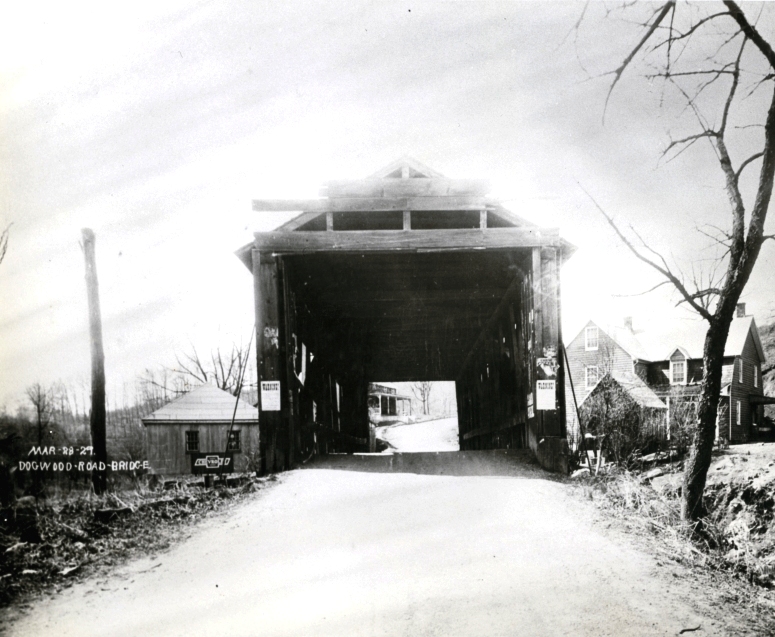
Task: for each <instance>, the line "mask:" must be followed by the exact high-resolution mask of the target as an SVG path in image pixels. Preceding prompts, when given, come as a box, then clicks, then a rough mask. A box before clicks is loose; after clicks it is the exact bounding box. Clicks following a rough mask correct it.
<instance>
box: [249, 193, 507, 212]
mask: <svg viewBox="0 0 775 637" xmlns="http://www.w3.org/2000/svg"><path fill="white" fill-rule="evenodd" d="M495 205H496V204H495V202H491V201H486V200H485V198H484V197H482V196H478V195H454V196H430V197H423V196H420V197H335V198H331V199H254V200H253V210H255V211H257V212H261V211H271V212H293V211H298V212H389V211H397V212H404V211H406V210H449V211H453V210H485V209H487V208H488V207H490V208H494V206H495Z"/></svg>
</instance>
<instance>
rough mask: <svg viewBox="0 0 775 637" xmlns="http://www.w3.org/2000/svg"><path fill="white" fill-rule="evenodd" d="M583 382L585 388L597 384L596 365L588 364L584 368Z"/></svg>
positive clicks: (590, 387)
mask: <svg viewBox="0 0 775 637" xmlns="http://www.w3.org/2000/svg"><path fill="white" fill-rule="evenodd" d="M584 375H585V379H584V384H585V385H586V388H587V389H592V388H593V387H594V386H595V385H597V375H598V374H597V365H588V366H587V367H585V368H584Z"/></svg>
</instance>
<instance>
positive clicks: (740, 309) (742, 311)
mask: <svg viewBox="0 0 775 637" xmlns="http://www.w3.org/2000/svg"><path fill="white" fill-rule="evenodd" d="M744 316H745V303H738V304H737V318H743V317H744Z"/></svg>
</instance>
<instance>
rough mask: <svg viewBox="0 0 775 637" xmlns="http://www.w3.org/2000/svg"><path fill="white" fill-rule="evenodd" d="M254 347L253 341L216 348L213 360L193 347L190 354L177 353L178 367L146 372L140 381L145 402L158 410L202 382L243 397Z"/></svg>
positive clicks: (212, 354) (213, 351)
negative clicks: (246, 343)
mask: <svg viewBox="0 0 775 637" xmlns="http://www.w3.org/2000/svg"><path fill="white" fill-rule="evenodd" d="M251 344H252V341H251V343H249V344H248V345H247V346H243V345H241V344H240V345H237V344H233V345H232V346H231V349H229V350H227V349H221V348H216V349H214V350H211V351H210V356H209V358H203V357H202V356H200V354H199V351H198V350H197V349H196V347H195V346H194V345H191V346H190V349H189V350H188V351H186V352H183V353H181V354H176V356H175V361H176V365H175V366H174V367H164V368H161V369H158V370H153V369H146V370H145V372H144V373H143V375H142V376H141V378H140V379H139V390H140V394H141V402H143V403H148V404H154V405H156V407H155V408H157V407H160V406H161V405H164V404H166V403H168V402H169V401H170V400H173V399H175V398H177V397H178V396H180V395H182V394H185V393H187V392H189V391H191V389H192V388H193V387H194V386H196V385H200V384H202V383H214V384H215V386H216V387H218V388H219V389H223V390H224V391H227V392H229V393H230V394H232V395H234V396H237V395H238V394H241V393H242V391H243V389H244V387H243V385H244V383H245V369H246V367H248V366H250V365H251V364H252V363H253V361H252V359H251V357H250V349H251Z"/></svg>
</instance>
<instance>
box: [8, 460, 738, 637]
mask: <svg viewBox="0 0 775 637" xmlns="http://www.w3.org/2000/svg"><path fill="white" fill-rule="evenodd" d="M570 493H571V491H570V490H569V488H568V486H567V485H564V484H562V483H559V482H555V481H551V480H547V479H545V478H544V477H542V474H540V473H538V472H536V471H535V470H532V469H530V470H527V469H526V471H525V473H524V475H523V476H522V477H519V476H518V477H498V476H487V477H482V476H468V477H454V476H428V475H414V474H393V473H360V472H355V471H333V470H320V469H308V470H302V471H294V472H290V473H287V474H285V475H283V476H282V477H281V479H280V482H279V484H277V485H276V486H275V487H273V488H272V489H269V490H267V491H264V492H260V493H259V494H258V495H257V496H256V499H255V500H254V501H251V502H250V503H248V504H245V505H243V506H241V507H239V508H237V509H235V510H233V511H232V512H231V513H230V514H229V515H228V516H226V517H220V518H216V519H213V520H210V521H208V522H207V523H205V524H204V525H203V526H202V527H200V528H199V529H197V530H196V531H195V532H194V534H193V535H192V536H191V537H190V538H188V539H187V540H185V541H183V542H182V543H181V544H179V545H177V546H176V547H174V548H172V549H170V550H169V551H168V552H166V553H164V554H162V555H160V556H158V558H157V559H145V560H142V561H137V562H133V563H131V564H129V565H127V566H126V567H124V568H122V569H121V570H120V571H119V572H118V573H116V574H115V575H114V576H112V577H111V578H110V579H107V580H91V581H86V582H83V583H80V584H77V585H75V586H74V587H72V588H71V589H68V590H66V591H65V592H63V593H61V594H59V595H58V596H57V597H56V598H54V599H49V600H43V601H40V602H38V603H37V604H35V607H34V609H33V610H32V611H30V614H29V615H28V616H26V617H24V618H22V619H21V620H20V621H18V622H17V623H16V624H15V625H14V626H13V627H12V628H11V634H13V635H20V636H21V635H25V636H34V637H42V636H44V635H57V636H58V637H67V636H77V637H91V636H97V635H99V636H100V637H104V636H110V637H118V636H126V637H136V636H138V635H154V636H167V635H169V636H172V635H180V636H185V637H208V636H219V637H220V636H223V635H232V636H241V635H244V636H260V635H272V636H275V635H276V636H280V635H288V636H294V637H295V636H306V635H311V636H318V637H320V636H326V635H331V636H332V637H334V636H336V637H342V636H348V637H349V636H356V635H364V636H366V635H368V636H372V635H407V636H412V637H415V636H420V635H439V636H450V635H461V636H473V635H482V636H487V637H495V636H498V635H509V636H514V635H520V636H539V635H540V636H544V635H545V636H552V637H556V636H558V635H574V636H580V635H594V636H595V637H601V636H603V635H612V636H613V635H616V636H618V637H622V636H633V635H644V636H645V635H649V636H653V635H677V634H678V633H679V631H681V630H682V629H687V628H695V627H697V626H701V628H700V629H699V630H697V631H696V632H692V633H690V634H692V635H723V634H729V633H727V632H726V631H723V630H722V629H721V628H719V627H716V625H714V624H713V622H712V621H711V620H710V619H709V618H708V617H706V616H701V615H699V614H698V612H697V611H695V610H693V608H692V605H691V603H690V602H689V601H688V600H689V597H690V596H691V595H692V594H695V595H696V591H692V590H691V589H690V588H689V584H688V583H687V582H686V581H685V580H684V579H683V578H682V577H675V576H674V575H673V574H672V573H670V572H666V570H670V569H672V570H675V568H676V567H669V569H665V568H664V567H662V568H660V567H657V565H656V562H655V561H654V559H653V558H650V557H648V556H646V555H645V554H643V553H641V552H639V551H637V550H636V549H634V548H633V547H632V546H631V545H629V544H628V543H627V542H624V541H622V540H621V539H619V540H617V539H615V536H613V535H611V534H610V533H608V532H606V533H604V532H603V531H602V529H601V528H600V525H595V524H593V523H592V521H591V518H590V515H591V512H590V509H589V508H588V507H587V506H586V505H584V504H579V503H577V502H576V501H574V500H572V499H571V498H570V495H569V494H570Z"/></svg>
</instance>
